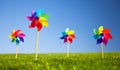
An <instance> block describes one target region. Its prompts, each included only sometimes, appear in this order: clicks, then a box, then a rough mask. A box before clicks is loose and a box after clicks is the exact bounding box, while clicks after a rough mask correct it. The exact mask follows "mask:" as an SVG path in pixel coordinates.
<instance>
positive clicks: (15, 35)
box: [9, 30, 25, 58]
mask: <svg viewBox="0 0 120 70" xmlns="http://www.w3.org/2000/svg"><path fill="white" fill-rule="evenodd" d="M24 36H25V34H24V33H22V31H21V30H13V31H12V34H11V35H9V37H10V38H11V39H12V40H11V42H16V45H17V46H16V58H17V53H18V45H19V43H20V42H24V38H23V37H24Z"/></svg>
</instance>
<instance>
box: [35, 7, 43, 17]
mask: <svg viewBox="0 0 120 70" xmlns="http://www.w3.org/2000/svg"><path fill="white" fill-rule="evenodd" d="M43 13H44V10H43V9H40V10H38V11H37V12H36V15H37V16H39V17H40V16H41V15H42V14H43Z"/></svg>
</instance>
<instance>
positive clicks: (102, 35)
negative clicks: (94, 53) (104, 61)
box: [93, 26, 112, 58]
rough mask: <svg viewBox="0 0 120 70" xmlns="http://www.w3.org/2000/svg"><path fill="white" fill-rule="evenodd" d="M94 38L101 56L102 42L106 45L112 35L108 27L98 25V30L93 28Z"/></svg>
mask: <svg viewBox="0 0 120 70" xmlns="http://www.w3.org/2000/svg"><path fill="white" fill-rule="evenodd" d="M93 32H94V38H95V39H96V40H97V44H100V46H101V50H102V58H104V55H103V44H104V45H105V46H106V45H107V43H108V40H109V39H112V35H111V34H110V29H104V28H103V26H100V27H99V28H98V30H96V29H93Z"/></svg>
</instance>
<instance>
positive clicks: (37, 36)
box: [35, 31, 39, 60]
mask: <svg viewBox="0 0 120 70" xmlns="http://www.w3.org/2000/svg"><path fill="white" fill-rule="evenodd" d="M38 38H39V32H38V31H37V32H36V52H35V53H36V55H35V60H37V58H38V56H37V54H38Z"/></svg>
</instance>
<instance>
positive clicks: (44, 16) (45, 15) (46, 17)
mask: <svg viewBox="0 0 120 70" xmlns="http://www.w3.org/2000/svg"><path fill="white" fill-rule="evenodd" d="M40 17H42V18H45V19H48V18H49V17H50V16H49V15H47V14H45V13H43V14H41V16H40Z"/></svg>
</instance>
